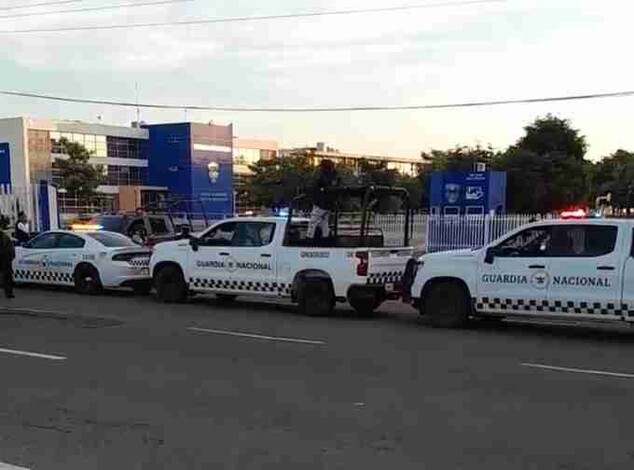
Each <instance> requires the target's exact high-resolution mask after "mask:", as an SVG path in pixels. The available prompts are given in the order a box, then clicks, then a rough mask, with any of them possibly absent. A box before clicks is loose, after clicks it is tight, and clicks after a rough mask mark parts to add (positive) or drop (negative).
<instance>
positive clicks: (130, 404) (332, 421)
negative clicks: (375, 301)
mask: <svg viewBox="0 0 634 470" xmlns="http://www.w3.org/2000/svg"><path fill="white" fill-rule="evenodd" d="M17 294H18V298H17V299H15V301H11V303H8V301H6V300H5V299H4V298H0V374H1V377H2V378H3V380H2V384H3V386H2V387H0V462H5V463H7V464H12V465H16V466H20V467H25V468H28V469H35V470H54V469H64V470H73V469H82V470H83V469H122V470H125V469H146V468H147V469H160V468H166V469H188V470H189V469H209V468H227V469H245V468H246V469H249V468H258V469H259V468H265V469H266V468H271V469H272V468H275V469H277V468H325V469H357V468H359V469H361V468H363V469H374V468H377V469H385V468H391V469H408V468H412V469H414V468H415V469H421V468H425V469H486V470H491V469H504V470H509V469H527V468H528V469H532V468H535V469H575V470H576V469H593V470H596V469H603V468H611V469H612V468H613V469H617V468H618V469H621V468H623V469H631V468H634V419H633V416H632V400H633V399H634V361H633V359H634V330H631V331H630V330H629V329H614V328H567V327H561V326H552V325H548V326H543V325H521V324H513V323H507V324H501V325H497V326H488V325H487V326H485V325H480V326H478V327H476V328H473V329H469V330H461V331H448V330H437V329H433V328H430V327H429V326H427V325H426V324H425V323H424V322H422V321H421V320H420V319H419V317H418V316H417V315H416V314H415V313H414V312H413V311H410V310H409V309H408V308H405V307H403V306H399V305H386V306H384V307H383V308H382V309H381V312H380V314H379V315H378V316H377V317H376V318H373V319H370V320H359V319H356V318H354V317H353V316H352V315H351V313H350V312H347V311H345V310H342V311H338V312H337V314H336V315H335V316H333V317H331V318H305V317H301V316H299V315H297V314H296V313H294V310H293V308H292V307H289V306H274V305H271V304H270V303H269V304H266V303H264V304H262V303H256V302H246V301H238V302H236V303H233V304H221V303H218V302H216V301H215V300H213V299H211V298H210V299H204V298H197V299H195V300H194V301H192V302H191V303H189V304H187V305H177V306H175V305H162V304H160V303H158V302H157V301H156V300H155V299H154V298H152V297H134V296H131V295H125V294H111V295H102V296H97V297H80V296H77V295H75V294H73V293H70V292H64V291H55V290H44V291H42V290H37V289H33V288H29V289H20V290H18V292H17ZM7 306H9V307H8V308H7ZM25 354H31V355H25ZM33 354H35V355H33ZM550 367H555V368H556V367H560V368H562V369H551V368H550ZM610 374H616V375H610ZM619 374H621V375H619ZM0 469H3V466H2V464H0Z"/></svg>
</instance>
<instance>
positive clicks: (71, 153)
mask: <svg viewBox="0 0 634 470" xmlns="http://www.w3.org/2000/svg"><path fill="white" fill-rule="evenodd" d="M60 146H61V147H62V151H63V152H64V153H65V154H66V155H68V158H58V159H57V160H55V161H54V162H53V169H54V170H55V172H56V180H57V183H58V185H59V186H60V187H61V188H63V189H65V190H66V191H68V193H70V194H73V195H75V196H77V197H90V196H92V195H94V193H95V190H96V189H97V186H99V185H100V184H102V182H103V173H102V168H101V166H95V165H92V164H90V163H89V160H90V157H91V155H92V154H91V152H89V151H88V150H87V149H86V147H84V146H83V145H81V144H78V143H76V142H70V141H69V140H68V139H65V138H62V139H60Z"/></svg>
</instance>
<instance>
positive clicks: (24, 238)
mask: <svg viewBox="0 0 634 470" xmlns="http://www.w3.org/2000/svg"><path fill="white" fill-rule="evenodd" d="M30 238H31V236H30V235H29V222H28V220H27V219H26V214H25V213H24V212H20V213H19V214H18V222H17V223H16V224H15V239H16V240H17V241H18V245H20V246H22V244H23V243H26V242H28V241H29V239H30Z"/></svg>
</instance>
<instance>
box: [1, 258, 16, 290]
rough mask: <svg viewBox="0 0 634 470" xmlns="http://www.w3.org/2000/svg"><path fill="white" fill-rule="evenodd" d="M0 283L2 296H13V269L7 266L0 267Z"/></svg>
mask: <svg viewBox="0 0 634 470" xmlns="http://www.w3.org/2000/svg"><path fill="white" fill-rule="evenodd" d="M0 281H2V288H3V289H4V294H5V295H6V296H7V297H9V296H12V295H13V267H12V266H11V265H10V264H9V265H8V266H7V265H2V266H0Z"/></svg>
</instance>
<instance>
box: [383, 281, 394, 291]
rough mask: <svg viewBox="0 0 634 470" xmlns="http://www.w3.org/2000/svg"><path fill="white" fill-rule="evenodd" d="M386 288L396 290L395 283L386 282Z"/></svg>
mask: <svg viewBox="0 0 634 470" xmlns="http://www.w3.org/2000/svg"><path fill="white" fill-rule="evenodd" d="M385 290H386V291H393V290H394V283H393V282H390V283H389V284H385Z"/></svg>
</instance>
